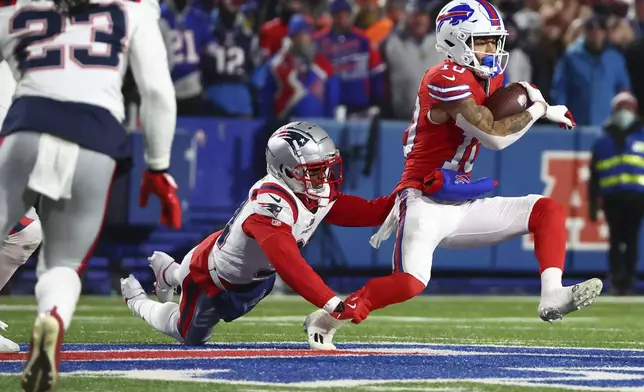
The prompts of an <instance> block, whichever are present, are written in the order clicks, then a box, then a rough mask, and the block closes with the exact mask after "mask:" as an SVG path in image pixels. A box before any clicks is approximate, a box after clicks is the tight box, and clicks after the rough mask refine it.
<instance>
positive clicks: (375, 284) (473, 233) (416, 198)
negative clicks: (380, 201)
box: [305, 0, 602, 349]
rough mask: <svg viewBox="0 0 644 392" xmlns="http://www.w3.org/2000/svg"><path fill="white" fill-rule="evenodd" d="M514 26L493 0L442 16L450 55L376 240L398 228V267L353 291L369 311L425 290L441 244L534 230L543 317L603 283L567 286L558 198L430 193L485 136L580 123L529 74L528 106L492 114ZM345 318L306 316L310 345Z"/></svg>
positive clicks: (421, 96)
mask: <svg viewBox="0 0 644 392" xmlns="http://www.w3.org/2000/svg"><path fill="white" fill-rule="evenodd" d="M507 34H508V33H507V31H506V30H505V27H504V25H503V20H502V19H501V16H500V14H499V12H498V11H497V10H496V8H495V7H494V6H493V5H491V4H490V3H488V2H487V1H486V0H455V1H452V2H450V3H448V4H447V5H446V6H445V7H444V8H443V9H442V10H441V11H440V13H439V15H438V17H437V19H436V35H437V41H438V43H437V45H436V48H437V50H438V51H439V52H441V53H443V54H445V56H446V58H447V59H446V60H445V61H444V62H443V63H442V64H439V65H437V66H436V67H434V68H431V69H429V70H428V71H427V72H426V73H425V75H424V76H423V78H422V80H421V83H420V87H419V88H418V97H417V99H416V108H415V111H414V116H413V119H412V121H411V124H410V125H409V127H408V128H407V130H406V131H405V133H404V136H403V144H404V154H405V158H406V161H405V170H404V172H403V175H402V179H401V181H400V182H399V184H398V186H397V188H396V192H397V193H398V197H397V199H396V205H395V207H394V209H393V211H392V213H391V214H390V215H389V217H388V218H387V220H386V221H385V223H384V224H383V226H382V227H381V229H380V230H379V231H378V233H377V234H376V235H374V237H372V241H371V242H372V245H373V246H374V247H378V246H379V243H380V241H382V240H384V239H386V238H387V237H388V235H389V233H390V232H392V231H393V229H394V228H395V229H397V236H396V244H395V250H394V260H393V264H394V272H393V274H392V275H390V276H387V277H383V278H378V279H373V280H371V281H369V282H368V283H367V284H366V285H365V286H364V287H363V288H362V289H360V290H359V291H357V292H356V293H354V294H353V295H351V296H350V297H349V298H350V299H353V298H364V299H366V300H367V301H366V302H367V303H369V304H370V310H371V311H373V310H376V309H380V308H384V307H385V306H388V305H391V304H394V303H398V302H403V301H406V300H408V299H410V298H413V297H414V296H416V295H418V294H420V293H421V292H422V291H423V290H424V289H425V286H427V284H428V282H429V279H430V276H431V269H432V254H433V253H434V250H435V249H436V248H437V247H444V248H453V249H459V248H461V249H462V248H472V247H477V246H485V245H493V244H497V243H499V242H502V241H505V240H507V239H510V238H514V237H517V236H520V235H524V234H528V233H532V234H533V235H534V241H535V256H536V258H537V260H538V262H539V267H540V272H541V283H542V289H541V301H540V303H539V306H538V313H539V316H540V317H541V319H543V320H544V321H553V320H555V319H560V318H562V317H563V316H564V315H566V314H568V313H570V312H572V311H575V310H579V309H582V308H584V307H586V306H588V305H590V304H591V303H592V302H593V300H594V299H595V297H597V296H598V295H599V294H600V292H601V289H602V282H601V281H600V280H599V279H590V280H588V281H586V282H583V283H580V284H577V285H574V286H569V287H563V285H562V282H561V278H562V273H563V268H564V262H565V254H566V227H565V219H566V213H565V210H564V208H563V207H562V206H561V205H560V204H558V203H557V202H555V201H554V200H552V199H550V198H547V197H543V196H541V195H527V196H523V197H494V198H485V199H478V200H471V201H467V202H462V203H453V202H445V200H440V199H439V198H437V197H435V195H428V194H427V192H426V189H427V186H428V183H429V181H428V180H429V179H431V176H433V174H432V173H434V171H435V170H436V169H439V168H442V169H449V170H454V171H457V172H460V173H462V174H463V175H466V176H469V173H470V171H471V170H472V167H473V165H474V161H475V159H476V156H477V154H478V152H479V149H480V147H481V145H482V146H484V147H487V148H490V149H493V150H501V149H503V148H505V147H508V146H510V145H511V144H512V143H514V142H515V141H517V140H518V139H519V138H521V137H522V136H523V135H524V134H525V133H526V132H527V131H528V130H529V129H530V127H531V126H532V125H533V124H534V123H535V122H536V121H537V120H538V119H540V118H541V117H544V116H545V117H546V118H547V119H548V120H550V121H552V122H555V123H558V124H560V125H561V126H563V127H565V128H569V129H570V128H573V127H574V126H575V123H574V120H573V119H572V115H571V114H570V112H569V111H568V109H567V108H566V107H565V106H550V105H548V103H547V102H546V101H545V99H544V98H543V96H542V94H541V92H539V90H537V89H536V88H534V87H533V86H531V85H530V84H529V83H527V82H521V84H522V85H523V86H524V87H525V88H526V90H527V92H528V95H529V98H530V100H531V101H532V102H533V104H532V105H531V106H530V107H528V108H527V109H526V110H525V111H523V112H521V113H519V114H517V115H514V116H511V117H508V118H504V119H499V120H497V121H495V119H494V118H493V116H492V113H491V112H490V111H489V110H488V109H487V108H486V107H485V106H482V105H483V102H484V100H485V99H486V97H487V96H489V95H490V94H492V93H494V91H496V90H497V89H498V88H499V87H500V86H501V84H502V79H503V75H502V73H503V70H504V69H505V66H506V64H507V58H508V53H507V52H506V51H504V50H503V47H504V43H505V38H506V36H507ZM428 176H429V177H428ZM340 325H341V323H340V322H338V320H333V319H331V318H330V317H328V315H325V314H323V313H320V312H314V313H312V314H311V315H309V317H307V319H306V321H305V328H306V331H307V333H308V340H309V344H310V346H311V347H312V348H317V349H333V348H334V346H333V344H332V342H331V341H332V338H333V333H334V332H335V330H336V329H337V328H338V327H339V326H340ZM320 341H324V342H325V343H324V344H320V343H319V342H320Z"/></svg>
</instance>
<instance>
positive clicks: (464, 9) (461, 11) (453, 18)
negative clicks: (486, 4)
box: [436, 4, 474, 31]
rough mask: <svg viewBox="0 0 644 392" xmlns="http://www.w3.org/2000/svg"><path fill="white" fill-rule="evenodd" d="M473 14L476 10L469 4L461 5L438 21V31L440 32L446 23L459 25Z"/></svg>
mask: <svg viewBox="0 0 644 392" xmlns="http://www.w3.org/2000/svg"><path fill="white" fill-rule="evenodd" d="M472 14H474V10H473V9H472V8H471V7H470V6H469V5H467V4H459V5H457V6H455V7H453V8H450V9H449V10H447V12H446V13H444V14H442V15H439V16H438V18H437V19H436V23H438V26H437V30H438V31H440V29H441V27H443V24H444V23H445V22H449V24H450V25H452V26H456V25H459V24H461V23H463V22H465V21H466V20H468V19H469V18H470V17H471V16H472Z"/></svg>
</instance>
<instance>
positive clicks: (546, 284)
mask: <svg viewBox="0 0 644 392" xmlns="http://www.w3.org/2000/svg"><path fill="white" fill-rule="evenodd" d="M562 276H563V271H562V270H560V269H559V268H555V267H550V268H546V269H545V270H543V272H542V273H541V295H543V294H549V293H551V292H553V291H555V290H557V289H560V288H562V287H563V286H562V285H561V277H562Z"/></svg>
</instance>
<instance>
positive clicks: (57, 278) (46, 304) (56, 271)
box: [36, 267, 81, 330]
mask: <svg viewBox="0 0 644 392" xmlns="http://www.w3.org/2000/svg"><path fill="white" fill-rule="evenodd" d="M80 292H81V281H80V278H79V277H78V274H77V273H76V271H75V270H73V269H71V268H68V267H54V268H52V269H50V270H47V271H46V272H45V273H43V274H42V275H41V276H40V277H39V278H38V283H36V300H37V301H38V312H39V313H46V312H49V311H51V310H52V309H53V308H54V307H55V308H56V310H57V312H58V315H59V316H60V319H61V320H62V321H63V325H64V327H65V330H67V329H68V328H69V324H71V322H72V317H73V316H74V311H75V310H76V303H77V302H78V297H79V296H80Z"/></svg>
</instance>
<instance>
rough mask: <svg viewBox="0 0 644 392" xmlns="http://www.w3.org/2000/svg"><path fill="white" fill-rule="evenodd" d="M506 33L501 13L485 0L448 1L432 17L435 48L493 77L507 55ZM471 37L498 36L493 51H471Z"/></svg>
mask: <svg viewBox="0 0 644 392" xmlns="http://www.w3.org/2000/svg"><path fill="white" fill-rule="evenodd" d="M507 35H508V32H507V30H506V29H505V25H504V24H503V19H501V14H500V13H499V11H498V10H497V9H496V7H494V6H493V5H492V4H490V3H489V2H487V1H486V0H453V1H450V2H449V3H448V4H447V5H446V6H445V7H443V9H441V11H440V12H439V13H438V17H437V18H436V39H437V41H438V43H437V44H436V50H437V51H438V52H439V53H443V54H445V55H446V56H447V58H448V59H450V60H452V61H454V62H455V63H456V64H458V65H460V66H462V67H467V68H470V69H472V70H473V71H474V72H476V74H477V75H479V76H480V77H482V78H490V77H493V76H495V75H498V74H501V73H503V71H504V70H505V67H506V66H507V64H508V57H509V55H508V52H506V51H505V50H503V48H504V47H505V38H506V36H507ZM475 37H498V38H497V39H498V41H497V45H496V53H494V54H489V53H482V52H475V51H474V49H473V48H474V38H475ZM477 53H478V54H482V55H484V56H485V57H483V58H482V61H480V62H479V60H478V59H477V58H476V54H477Z"/></svg>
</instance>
